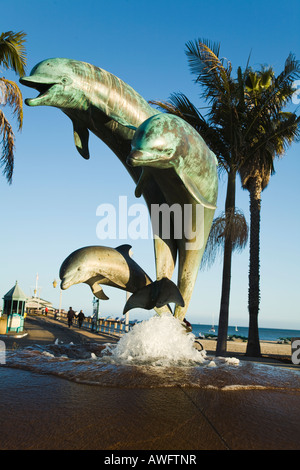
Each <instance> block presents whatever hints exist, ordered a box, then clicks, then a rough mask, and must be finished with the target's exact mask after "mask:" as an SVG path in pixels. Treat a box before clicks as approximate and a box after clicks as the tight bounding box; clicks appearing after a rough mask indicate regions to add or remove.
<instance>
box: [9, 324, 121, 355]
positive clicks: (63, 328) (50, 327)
mask: <svg viewBox="0 0 300 470" xmlns="http://www.w3.org/2000/svg"><path fill="white" fill-rule="evenodd" d="M57 338H58V339H59V340H61V341H63V342H64V343H71V342H73V343H74V344H80V343H85V342H87V341H91V342H97V343H107V342H110V343H111V342H114V341H117V338H116V337H115V336H111V335H108V334H106V333H93V332H92V331H91V330H88V329H86V328H83V327H82V328H79V327H78V326H71V327H70V328H69V327H68V325H67V323H66V322H65V321H64V320H54V319H53V318H51V317H45V316H27V317H26V319H25V329H24V332H23V333H12V334H7V335H0V339H1V340H2V341H4V342H5V346H6V349H16V348H23V347H27V346H30V345H32V344H49V343H54V342H55V340H56V339H57Z"/></svg>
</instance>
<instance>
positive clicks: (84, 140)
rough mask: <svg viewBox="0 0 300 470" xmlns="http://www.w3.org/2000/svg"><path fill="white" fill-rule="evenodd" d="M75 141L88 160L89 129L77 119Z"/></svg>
mask: <svg viewBox="0 0 300 470" xmlns="http://www.w3.org/2000/svg"><path fill="white" fill-rule="evenodd" d="M73 130H74V142H75V145H76V148H77V150H78V152H79V153H80V155H81V156H82V157H83V158H85V159H86V160H88V159H89V158H90V153H89V131H88V129H87V128H86V127H85V126H82V125H81V124H79V123H78V122H76V121H73Z"/></svg>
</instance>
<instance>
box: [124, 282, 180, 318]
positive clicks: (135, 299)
mask: <svg viewBox="0 0 300 470" xmlns="http://www.w3.org/2000/svg"><path fill="white" fill-rule="evenodd" d="M172 302H174V303H175V304H176V305H180V306H181V307H184V300H183V298H182V295H181V293H180V291H179V289H178V288H177V286H176V285H175V284H174V282H172V281H170V279H168V278H166V277H164V278H162V279H160V280H159V281H155V282H152V283H151V284H148V285H147V286H145V287H142V288H141V289H139V290H138V291H136V292H134V293H133V294H132V295H131V296H130V297H129V299H128V300H127V302H126V304H125V307H124V310H123V315H125V313H126V312H128V311H129V310H132V309H133V308H139V307H140V308H144V309H146V310H151V309H152V308H155V307H158V308H160V307H163V306H164V305H167V304H169V303H172Z"/></svg>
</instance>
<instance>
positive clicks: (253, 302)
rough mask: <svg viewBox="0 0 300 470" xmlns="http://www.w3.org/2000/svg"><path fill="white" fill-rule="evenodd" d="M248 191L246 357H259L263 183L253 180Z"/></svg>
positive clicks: (257, 179) (257, 178)
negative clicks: (248, 247)
mask: <svg viewBox="0 0 300 470" xmlns="http://www.w3.org/2000/svg"><path fill="white" fill-rule="evenodd" d="M248 189H249V192H250V260H249V290H248V310H249V333H248V344H247V350H246V356H251V357H259V356H260V355H261V353H260V343H259V333H258V312H259V301H260V283H259V277H260V265H259V244H260V243H259V242H260V240H259V233H260V207H261V181H260V178H259V177H254V178H251V181H249V184H248Z"/></svg>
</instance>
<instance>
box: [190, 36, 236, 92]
mask: <svg viewBox="0 0 300 470" xmlns="http://www.w3.org/2000/svg"><path fill="white" fill-rule="evenodd" d="M186 55H187V57H188V62H189V66H190V69H191V72H192V73H193V74H194V75H196V79H195V82H196V83H198V84H200V85H202V87H203V88H204V91H203V93H202V94H201V96H202V97H203V98H205V99H207V100H211V101H212V100H214V99H215V98H217V97H220V96H222V95H224V93H230V82H231V71H232V67H231V63H230V62H228V65H227V67H225V66H224V65H223V61H222V60H220V59H219V57H218V55H219V45H218V44H211V43H210V42H209V41H205V40H203V41H201V40H198V41H194V42H193V41H189V42H187V43H186Z"/></svg>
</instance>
